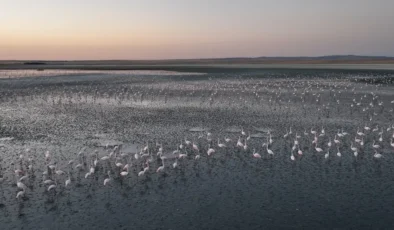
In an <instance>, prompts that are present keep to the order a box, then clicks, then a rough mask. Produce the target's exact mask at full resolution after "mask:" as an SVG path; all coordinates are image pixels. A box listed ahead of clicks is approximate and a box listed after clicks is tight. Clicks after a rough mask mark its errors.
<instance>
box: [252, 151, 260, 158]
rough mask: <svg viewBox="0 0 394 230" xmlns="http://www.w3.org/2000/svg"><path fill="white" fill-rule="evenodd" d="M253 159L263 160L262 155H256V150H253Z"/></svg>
mask: <svg viewBox="0 0 394 230" xmlns="http://www.w3.org/2000/svg"><path fill="white" fill-rule="evenodd" d="M253 157H254V158H261V155H260V154H259V153H256V149H253Z"/></svg>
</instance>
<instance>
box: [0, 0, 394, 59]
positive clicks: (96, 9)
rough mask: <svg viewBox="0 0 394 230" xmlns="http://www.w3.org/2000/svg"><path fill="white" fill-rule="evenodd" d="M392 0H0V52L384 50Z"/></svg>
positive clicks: (50, 55) (60, 55)
mask: <svg viewBox="0 0 394 230" xmlns="http://www.w3.org/2000/svg"><path fill="white" fill-rule="evenodd" d="M393 12H394V0H373V1H372V0H265V1H263V0H248V1H246V0H195V1H194V0H193V1H192V0H128V1H126V0H84V1H82V0H67V1H64V0H34V1H31V0H0V59H2V60H15V59H24V60H27V59H54V60H63V59H69V60H80V59H168V58H169V59H173V58H207V57H240V56H248V57H255V56H319V55H332V54H357V55H387V56H394V13H393Z"/></svg>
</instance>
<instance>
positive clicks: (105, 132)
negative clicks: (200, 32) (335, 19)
mask: <svg viewBox="0 0 394 230" xmlns="http://www.w3.org/2000/svg"><path fill="white" fill-rule="evenodd" d="M36 72H38V73H36ZM36 72H33V71H31V72H28V71H27V72H23V71H22V72H21V71H16V72H13V71H8V72H7V74H8V75H11V76H17V77H16V78H11V79H7V78H5V79H1V80H0V94H1V97H0V108H1V110H0V118H1V120H0V125H1V126H0V127H1V128H0V134H1V135H0V138H1V139H0V153H1V166H2V170H1V175H2V176H4V181H3V183H1V184H0V222H1V223H2V226H4V229H53V228H55V229H102V228H108V229H293V228H299V229H305V228H311V229H321V228H323V229H332V228H340V229H348V228H352V229H362V228H365V229H371V228H373V229H387V228H390V227H391V226H392V225H393V223H392V222H393V220H392V215H393V214H394V212H393V211H392V206H393V205H394V195H393V192H392V191H393V187H394V183H393V181H394V167H393V163H394V157H393V153H394V148H392V147H391V146H390V140H391V139H390V137H391V135H392V133H393V130H394V129H391V130H390V131H386V129H387V128H388V127H390V126H391V125H392V124H393V123H394V121H393V112H392V109H393V108H394V103H391V101H393V100H394V85H392V84H391V83H390V82H389V81H386V80H385V81H384V82H383V83H375V84H371V83H370V82H369V80H368V79H370V78H371V77H373V78H375V79H383V78H384V79H386V78H389V79H392V78H393V76H394V75H393V73H392V72H371V71H359V72H357V71H353V72H351V73H349V72H338V71H335V72H332V71H330V70H327V71H319V72H312V73H311V72H308V71H306V72H303V70H298V71H293V72H292V71H289V70H286V71H280V70H271V71H268V70H264V71H260V72H259V71H253V72H243V73H228V72H226V73H214V74H205V75H200V74H198V75H193V74H180V73H176V74H175V73H165V74H164V73H162V72H158V73H156V72H154V73H152V74H150V75H144V74H140V73H127V74H124V73H121V74H118V73H116V72H110V71H103V72H100V71H93V72H92V71H88V72H84V71H77V73H67V74H65V73H64V71H59V72H56V70H52V72H51V73H50V74H48V75H45V72H46V71H36ZM40 74H41V75H40ZM364 95H365V97H364ZM353 99H355V101H356V102H354V101H353ZM358 102H360V105H357V103H358ZM371 102H372V106H371V105H369V103H371ZM381 102H383V104H382V105H379V103H381ZM351 104H353V107H351ZM363 110H365V111H363ZM371 118H372V120H370V119H371ZM376 125H378V126H379V131H380V130H381V128H383V129H384V132H383V135H382V138H383V139H384V140H383V142H381V143H380V142H379V144H380V145H381V148H380V149H379V153H381V154H382V155H383V157H382V158H379V159H378V158H374V157H373V154H374V150H373V147H372V143H373V141H374V140H375V141H376V142H377V141H378V138H379V135H378V134H377V132H372V131H369V132H368V131H364V132H365V133H366V136H365V139H364V141H365V145H364V147H363V148H361V146H360V147H359V146H358V148H359V155H358V156H357V157H354V155H353V152H352V151H351V150H350V145H351V141H353V140H354V137H355V136H356V131H357V129H358V128H360V129H361V130H363V128H364V126H370V127H371V129H373V128H375V127H376ZM290 127H292V134H289V137H288V138H284V134H286V132H289V128H290ZM322 127H324V129H325V133H326V134H325V136H322V137H319V138H318V145H319V147H321V148H323V152H322V153H317V152H316V151H315V149H314V146H312V144H311V142H312V140H313V135H312V134H311V133H310V131H311V129H313V130H316V131H318V133H319V132H321V129H322ZM342 128H343V129H344V130H345V131H346V132H348V133H349V135H347V136H345V137H343V138H340V140H341V144H339V145H338V146H339V150H340V152H341V153H342V157H337V156H336V153H337V151H338V149H337V147H336V145H335V144H333V147H332V148H331V149H330V156H329V157H328V159H325V158H324V154H325V153H326V152H327V150H328V147H327V142H328V141H329V137H330V138H331V140H332V141H334V136H335V134H337V133H338V129H339V130H341V129H342ZM242 130H243V131H244V132H245V136H243V135H242V134H241V131H242ZM207 131H209V132H210V133H211V136H210V137H209V138H210V139H212V140H211V141H208V140H207V137H208V134H207ZM305 131H306V132H307V133H308V135H304V132H305ZM269 134H271V138H272V139H273V143H272V144H271V145H269V148H270V149H271V150H272V151H273V152H274V155H273V156H271V155H268V154H267V147H266V146H264V147H263V146H262V144H263V143H265V142H266V141H267V140H268V139H269V138H270V135H269ZM296 134H297V135H300V136H301V137H300V138H299V142H300V143H299V146H300V149H301V150H302V151H303V155H302V156H299V155H298V154H297V153H296V152H294V153H295V161H292V160H291V159H290V154H291V148H292V146H293V142H294V139H295V135H296ZM248 135H250V136H251V138H250V139H249V140H248V141H247V145H248V148H247V150H244V149H243V148H239V147H236V143H237V140H238V138H241V142H243V143H244V142H245V139H246V138H247V136H248ZM218 138H219V139H220V140H219V142H220V143H225V144H226V145H227V147H225V148H219V147H218V146H217V143H218V140H217V139H218ZM224 138H230V139H231V141H230V142H228V143H227V142H225V140H224ZM185 139H186V140H189V141H191V142H193V143H194V144H196V145H197V146H198V148H199V149H200V155H201V158H200V159H198V160H195V159H194V158H195V156H196V155H197V152H196V151H195V150H193V148H192V146H191V145H190V146H186V144H185V143H184V141H185ZM181 142H182V143H183V145H185V147H184V148H185V149H183V150H181V153H186V154H188V156H187V157H186V158H185V159H178V160H177V163H178V166H177V167H176V168H173V164H174V163H175V159H176V158H177V156H179V154H178V153H177V154H173V151H174V150H177V148H178V146H179V145H180V144H181ZM156 143H161V144H162V146H163V155H164V156H167V160H165V168H164V171H163V172H160V173H157V172H156V169H157V168H158V167H159V166H161V164H162V162H161V160H160V158H159V157H158V156H157V154H156V153H157V151H158V148H159V146H157V145H156ZM116 145H121V147H120V151H119V153H118V154H119V155H120V153H123V154H125V155H124V156H123V157H122V158H121V159H119V160H115V158H114V157H113V158H111V160H110V161H101V160H99V163H98V165H97V167H95V173H94V174H93V175H91V176H89V177H88V178H86V179H85V174H86V173H87V172H88V170H89V168H90V166H91V165H92V164H93V161H94V160H95V159H96V155H95V154H94V151H97V156H98V159H100V158H101V157H104V156H106V155H107V154H108V153H109V152H110V151H112V149H113V147H114V146H116ZM146 145H149V149H151V150H150V152H151V155H152V159H153V161H152V163H150V168H149V170H148V171H147V172H146V173H145V175H143V176H138V173H139V172H140V171H141V170H142V169H143V167H146V165H145V164H144V162H145V160H144V159H146V158H143V157H142V156H139V158H138V159H136V158H135V153H136V152H139V151H140V150H141V149H142V148H144V147H145V146H146ZM209 147H213V148H214V149H215V150H216V152H215V153H214V154H212V155H211V156H208V155H207V150H208V148H209ZM26 149H30V150H29V152H28V153H27V151H26ZM253 149H255V150H256V151H257V152H259V153H260V154H261V156H262V158H261V159H257V158H253V157H252V153H253ZM46 151H49V152H50V154H51V159H50V160H48V162H45V157H44V153H45V152H46ZM80 152H83V153H81V154H79V153H80ZM21 154H22V155H23V157H24V159H23V160H20V159H19V156H20V155H21ZM28 158H31V159H32V161H29V160H28ZM69 160H74V161H75V163H74V165H72V166H70V165H68V162H69ZM79 162H81V163H83V165H84V166H83V167H82V170H77V169H76V168H75V165H76V164H77V163H79ZM11 163H13V164H14V165H15V166H13V165H12V164H11ZM55 163H56V165H57V169H61V170H63V171H65V172H66V175H61V176H50V178H52V179H53V180H56V181H57V187H56V189H55V190H51V191H49V192H48V191H47V189H48V186H47V185H44V184H43V180H44V179H43V171H45V170H46V164H48V165H50V164H52V165H54V164H55ZM115 163H123V164H126V163H129V164H131V167H130V170H129V175H128V176H127V177H125V178H121V177H120V176H119V173H120V171H121V170H120V169H119V168H117V167H116V166H115ZM29 164H31V165H32V167H33V168H32V169H31V170H27V165H29ZM14 167H15V168H14ZM18 168H19V169H22V170H23V171H26V172H25V174H27V175H28V179H27V180H25V184H26V186H27V189H26V194H25V196H24V197H23V198H22V199H16V198H15V197H16V194H17V192H18V191H20V190H19V189H18V188H17V186H16V180H17V178H16V176H15V174H14V169H18ZM107 171H110V175H111V180H112V181H111V182H110V184H109V186H104V185H103V181H104V179H105V178H107ZM68 172H69V173H70V179H71V185H70V186H69V187H65V186H64V182H65V180H67V179H68V175H67V174H68ZM2 229H3V227H2Z"/></svg>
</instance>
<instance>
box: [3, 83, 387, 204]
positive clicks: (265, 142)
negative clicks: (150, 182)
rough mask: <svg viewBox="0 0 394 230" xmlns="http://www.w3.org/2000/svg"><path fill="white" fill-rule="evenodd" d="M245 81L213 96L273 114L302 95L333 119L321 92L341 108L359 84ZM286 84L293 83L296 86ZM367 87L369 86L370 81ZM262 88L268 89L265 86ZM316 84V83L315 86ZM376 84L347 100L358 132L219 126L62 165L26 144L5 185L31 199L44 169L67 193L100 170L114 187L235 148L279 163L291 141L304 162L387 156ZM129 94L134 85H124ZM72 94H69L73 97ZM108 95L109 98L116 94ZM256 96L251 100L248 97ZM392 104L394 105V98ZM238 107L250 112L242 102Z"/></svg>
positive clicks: (47, 181) (105, 183) (50, 183)
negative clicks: (256, 131) (262, 106)
mask: <svg viewBox="0 0 394 230" xmlns="http://www.w3.org/2000/svg"><path fill="white" fill-rule="evenodd" d="M244 82H246V83H247V84H248V85H250V84H251V82H249V81H244ZM246 83H245V84H246ZM237 84H238V83H237ZM237 84H219V83H217V84H211V85H210V87H211V90H212V91H210V93H209V96H208V97H207V99H208V100H207V101H208V102H209V103H210V105H212V103H213V102H214V101H215V100H216V101H220V97H219V96H218V94H220V92H222V93H223V95H224V96H226V95H227V94H228V92H234V94H235V95H236V96H237V97H238V99H239V100H240V101H241V104H243V105H245V106H246V105H249V104H252V105H253V106H256V104H255V103H258V102H261V101H263V100H265V101H266V102H267V103H268V105H269V108H271V112H273V111H274V109H275V108H277V107H280V108H282V109H283V110H281V111H286V113H290V112H291V110H290V109H291V107H292V106H293V107H294V106H295V105H296V98H299V101H298V102H299V103H301V104H302V108H301V107H300V109H299V110H298V111H302V110H303V111H304V115H306V114H307V111H306V106H308V105H310V106H311V107H312V108H314V109H315V112H317V113H319V119H320V118H321V117H324V116H327V117H328V116H329V113H330V111H331V109H332V108H333V106H332V105H330V102H326V103H322V101H323V100H322V96H321V95H322V94H323V92H324V91H325V92H326V93H329V96H328V98H329V101H333V102H334V104H337V105H340V104H341V102H340V100H342V99H340V98H339V96H340V95H341V93H342V92H344V91H351V92H354V90H355V87H353V85H352V84H354V83H350V82H347V83H346V84H345V83H342V85H341V84H338V85H336V84H332V83H331V82H329V83H328V87H327V86H326V88H324V87H321V86H320V85H319V83H318V82H317V81H315V80H308V81H297V80H294V79H293V80H291V81H288V82H280V83H278V82H276V81H273V82H269V83H268V86H267V85H264V83H263V82H261V81H260V82H259V83H256V84H252V87H251V88H247V86H244V85H238V87H240V88H238V89H234V86H237ZM286 84H289V86H287V85H286ZM365 85H366V86H367V85H368V84H365ZM286 86H287V87H288V88H287V89H285V90H284V89H283V88H284V87H286ZM193 87H194V86H193ZM196 87H198V86H196ZM259 87H260V89H261V90H260V91H259ZM313 87H316V88H315V89H313ZM341 87H342V88H341ZM272 88H276V89H279V90H274V89H272ZM300 88H301V90H300ZM262 89H264V91H265V92H268V93H267V95H268V96H267V95H264V93H262V92H261V91H263V90H262ZM361 89H362V87H361ZM375 89H376V91H372V92H370V93H369V94H368V93H365V94H363V95H361V97H360V98H359V99H358V98H356V97H354V98H353V100H351V101H349V104H347V105H348V106H349V107H348V109H347V110H348V111H349V112H350V114H353V113H357V112H360V114H362V117H363V119H364V118H365V117H366V119H364V124H363V125H360V126H359V127H357V130H355V129H354V128H351V130H348V131H347V130H345V128H343V127H341V128H339V129H338V128H335V130H333V129H332V128H331V129H330V130H329V128H327V127H325V126H324V125H323V126H320V125H319V126H317V125H310V126H309V127H307V128H305V127H302V126H301V127H302V128H301V127H300V126H296V125H294V126H293V125H290V126H287V128H286V131H285V132H280V131H275V130H266V131H265V133H260V134H261V136H259V139H258V138H255V137H254V136H253V135H251V132H253V130H246V129H244V128H242V127H241V128H239V130H238V131H236V133H234V132H233V133H232V134H231V135H232V136H231V135H225V136H223V135H222V134H219V133H220V132H219V131H218V134H214V132H211V131H209V130H205V131H202V132H201V135H200V136H199V137H198V138H196V137H194V136H189V137H188V136H187V135H184V136H183V137H182V138H181V140H180V141H175V140H173V142H172V143H177V144H176V146H174V145H171V146H166V145H165V144H164V145H163V143H160V142H159V141H157V140H156V139H153V140H150V141H146V142H145V143H144V144H141V145H140V146H142V147H139V148H138V150H137V151H135V152H130V151H125V150H124V149H123V146H122V145H114V146H110V145H108V146H106V147H103V148H97V149H95V150H94V149H93V150H87V149H86V148H82V150H81V151H80V152H79V153H78V154H75V156H73V157H72V158H70V159H67V160H66V161H62V162H60V161H59V160H57V159H58V158H57V157H55V155H56V153H54V152H51V151H45V152H43V153H38V154H35V153H36V150H34V149H26V150H25V151H23V152H22V153H20V154H18V158H17V159H14V162H13V163H12V167H11V168H12V172H8V171H5V172H4V170H3V168H2V167H1V165H0V167H1V170H0V173H1V175H0V189H1V187H2V186H6V185H7V183H6V182H9V181H11V182H12V184H14V185H16V190H15V191H16V195H15V198H16V199H17V200H20V201H23V200H24V199H25V198H26V197H28V196H29V183H30V182H29V181H30V179H31V178H32V177H35V176H36V175H37V173H39V174H40V177H41V176H42V180H41V182H40V183H42V184H43V185H44V186H43V187H44V188H45V192H47V193H54V194H56V192H57V191H59V190H67V189H72V187H73V186H74V182H75V177H81V178H82V179H85V180H89V179H90V178H92V177H94V176H95V175H97V174H100V175H101V177H102V178H103V180H102V183H101V186H102V187H109V186H111V185H112V184H113V183H115V181H117V180H118V179H120V180H123V179H125V178H128V177H132V176H133V174H134V176H135V177H147V176H148V175H153V174H160V173H163V172H165V171H166V170H170V169H171V168H179V167H182V164H181V163H180V162H182V161H195V162H198V161H201V159H202V158H205V159H207V160H209V158H212V157H215V155H217V156H218V157H221V156H223V155H226V154H229V152H236V154H242V155H244V156H246V157H250V158H251V159H253V158H254V159H255V161H259V160H263V159H269V160H270V159H272V160H274V159H275V155H276V153H275V152H274V151H275V149H274V148H273V146H275V145H283V146H290V147H289V148H288V149H286V148H285V150H284V151H287V153H283V152H281V153H279V154H285V155H287V154H288V159H289V161H290V162H292V161H297V160H299V159H302V158H303V156H305V155H308V154H314V155H316V156H321V157H322V159H324V160H329V159H330V158H334V157H335V158H337V159H340V158H341V157H344V155H345V154H347V153H349V152H350V153H351V154H347V156H346V157H349V156H351V157H353V158H355V159H357V158H358V157H360V155H363V156H366V157H369V156H370V157H371V158H372V159H376V160H379V159H380V158H384V157H385V154H387V153H388V152H394V142H393V141H394V124H391V123H390V124H385V125H384V124H381V122H380V123H379V122H375V123H374V120H373V119H374V117H376V116H378V115H381V114H383V111H384V103H383V101H382V100H380V99H379V95H378V86H376V88H375ZM149 90H151V91H152V90H153V89H152V88H150V89H149ZM196 90H197V88H194V90H192V91H191V93H190V94H188V96H189V97H192V96H193V93H194V92H195V91H196ZM231 90H232V91H231ZM121 91H126V90H123V89H122V90H121ZM164 91H165V89H160V91H159V94H160V93H162V92H164ZM169 91H170V90H169ZM239 91H241V92H246V93H251V95H252V97H250V96H243V95H240V94H239ZM235 92H237V93H235ZM284 92H285V93H284ZM144 93H145V95H146V92H142V91H141V92H140V94H139V93H138V92H136V93H134V94H133V95H132V97H138V98H140V100H141V101H143V100H144V99H143V94H144ZM138 95H139V96H138ZM168 95H169V94H167V93H164V95H163V96H164V97H165V100H166V103H167V96H168ZM287 96H289V99H288V100H287V99H285V98H286V97H287ZM369 96H370V97H371V100H370V101H368V99H367V98H369ZM66 97H67V98H68V96H66ZM290 97H291V98H290ZM54 98H55V97H54ZM69 98H71V97H69ZM104 98H107V100H109V99H108V96H105V97H104ZM115 98H116V99H117V100H128V99H129V98H126V96H125V95H124V94H123V95H122V96H119V95H118V96H116V95H115ZM250 98H254V99H255V101H254V102H250V101H252V99H250ZM293 98H294V99H293ZM249 99H250V101H248V100H249ZM15 100H16V99H15ZM59 100H60V99H59ZM152 100H153V99H152ZM201 100H202V101H204V100H205V99H204V98H203V96H201ZM53 101H54V102H53V104H56V103H55V99H53ZM86 101H87V96H86ZM134 101H135V100H134ZM298 102H297V103H298ZM93 103H96V96H95V97H94V102H93ZM228 103H229V105H231V104H237V103H238V102H235V101H234V100H228ZM389 103H390V104H394V100H393V101H390V102H389ZM70 104H71V105H75V106H77V103H76V102H73V103H71V99H70ZM273 107H275V108H273ZM237 108H238V109H242V107H237ZM386 111H387V110H386ZM388 112H389V114H392V113H393V109H390V110H389V111H388ZM252 139H254V140H252ZM256 139H257V141H256ZM32 152H34V154H33V153H32ZM40 161H43V162H44V164H43V165H45V167H44V168H43V169H41V170H40V169H39V164H37V162H40ZM197 164H198V163H197ZM37 166H38V167H37ZM132 169H133V170H132ZM7 179H8V180H7ZM30 186H31V185H30Z"/></svg>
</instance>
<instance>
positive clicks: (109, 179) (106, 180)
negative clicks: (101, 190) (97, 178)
mask: <svg viewBox="0 0 394 230" xmlns="http://www.w3.org/2000/svg"><path fill="white" fill-rule="evenodd" d="M107 175H108V178H105V179H104V186H106V185H107V184H109V182H111V172H110V171H108V172H107Z"/></svg>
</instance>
